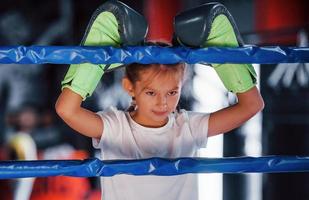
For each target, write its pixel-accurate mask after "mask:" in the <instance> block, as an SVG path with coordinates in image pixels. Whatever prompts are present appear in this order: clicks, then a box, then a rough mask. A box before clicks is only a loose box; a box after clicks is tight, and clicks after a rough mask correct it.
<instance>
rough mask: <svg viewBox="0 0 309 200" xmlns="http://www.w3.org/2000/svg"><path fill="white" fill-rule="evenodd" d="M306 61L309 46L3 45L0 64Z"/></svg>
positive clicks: (307, 59)
mask: <svg viewBox="0 0 309 200" xmlns="http://www.w3.org/2000/svg"><path fill="white" fill-rule="evenodd" d="M134 62H136V63H143V64H150V63H162V64H172V63H179V62H186V63H189V64H194V63H257V64H258V63H259V64H276V63H307V62H309V48H308V47H280V46H274V47H257V46H244V47H239V48H219V47H210V48H204V49H190V48H186V47H174V48H171V47H158V46H137V47H123V48H121V49H120V48H113V47H107V46H105V47H89V46H88V47H85V46H84V47H82V46H28V47H26V46H0V64H13V63H16V64H45V63H53V64H77V63H94V64H112V63H123V64H129V63H134Z"/></svg>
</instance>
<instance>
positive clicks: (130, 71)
mask: <svg viewBox="0 0 309 200" xmlns="http://www.w3.org/2000/svg"><path fill="white" fill-rule="evenodd" d="M146 70H147V71H148V70H152V73H151V76H150V77H152V78H154V77H156V76H158V75H162V74H164V75H167V76H173V77H175V76H176V77H180V78H181V80H182V81H183V80H184V77H185V72H186V66H185V64H184V63H177V64H140V63H132V64H130V65H127V66H126V68H125V76H126V77H127V78H128V79H129V80H130V81H131V83H132V84H134V83H136V81H139V80H141V75H142V73H143V72H145V71H146ZM152 78H150V79H149V81H150V82H151V80H152Z"/></svg>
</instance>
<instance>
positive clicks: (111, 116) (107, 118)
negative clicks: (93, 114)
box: [92, 107, 121, 149]
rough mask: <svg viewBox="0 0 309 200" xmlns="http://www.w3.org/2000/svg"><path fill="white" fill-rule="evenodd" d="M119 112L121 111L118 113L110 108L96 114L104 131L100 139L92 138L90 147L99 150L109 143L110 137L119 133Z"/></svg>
mask: <svg viewBox="0 0 309 200" xmlns="http://www.w3.org/2000/svg"><path fill="white" fill-rule="evenodd" d="M119 112H121V111H118V110H117V109H116V108H114V107H110V108H108V110H106V111H100V112H97V115H99V116H100V117H101V119H102V121H103V124H104V130H103V133H102V134H101V135H102V136H101V138H100V139H96V138H92V145H93V147H94V148H97V149H100V148H101V147H102V145H104V143H108V142H109V140H110V138H111V137H112V136H113V137H115V136H116V135H115V134H117V133H121V131H120V128H121V127H120V124H121V122H120V121H121V120H120V119H119ZM117 124H118V125H117ZM111 134H114V135H111Z"/></svg>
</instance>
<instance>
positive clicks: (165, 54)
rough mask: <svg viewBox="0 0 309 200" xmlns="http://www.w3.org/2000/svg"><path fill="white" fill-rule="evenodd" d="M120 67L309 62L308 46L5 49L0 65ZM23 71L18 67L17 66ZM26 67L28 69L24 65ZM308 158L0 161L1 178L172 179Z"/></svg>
mask: <svg viewBox="0 0 309 200" xmlns="http://www.w3.org/2000/svg"><path fill="white" fill-rule="evenodd" d="M85 62H89V63H94V64H112V63H124V64H129V63H133V62H137V63H144V64H149V63H162V64H172V63H178V62H186V63H189V64H194V63H256V64H274V63H309V48H307V47H279V46H274V47H257V46H244V47H239V48H217V47H211V48H205V49H190V48H185V47H176V48H171V47H158V46H140V47H124V48H121V49H120V48H113V47H81V46H30V47H25V46H3V47H0V64H13V63H15V64H46V63H53V64H77V63H85ZM21 67H22V66H21ZM25 67H26V66H25ZM308 171H309V156H308V157H301V156H264V157H235V158H174V159H165V158H148V159H141V160H99V159H86V160H39V161H0V179H13V178H25V177H47V176H59V175H62V176H74V177H101V176H104V177H108V176H114V175H117V174H131V175H136V176H139V175H158V176H172V175H179V174H186V173H285V172H308Z"/></svg>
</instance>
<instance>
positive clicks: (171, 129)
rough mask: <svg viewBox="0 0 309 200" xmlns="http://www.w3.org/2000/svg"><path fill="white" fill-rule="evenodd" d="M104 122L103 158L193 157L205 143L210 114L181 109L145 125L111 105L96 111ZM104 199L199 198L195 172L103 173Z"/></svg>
mask: <svg viewBox="0 0 309 200" xmlns="http://www.w3.org/2000/svg"><path fill="white" fill-rule="evenodd" d="M98 114H99V115H100V117H101V118H102V120H103V123H104V131H103V135H102V137H101V139H100V140H97V139H93V146H94V147H95V148H98V149H101V154H102V159H103V160H113V159H142V158H151V157H163V158H177V157H195V156H196V153H197V150H198V149H199V148H202V147H205V146H206V143H207V132H208V119H209V114H205V113H197V112H189V111H185V110H181V111H180V112H179V113H175V114H174V113H173V114H170V115H169V120H168V123H167V124H166V125H164V126H163V127H160V128H148V127H144V126H141V125H140V124H138V123H136V122H135V121H134V120H133V119H132V118H131V117H130V115H129V113H127V112H124V111H120V110H117V109H116V108H114V107H111V108H110V109H108V110H107V111H104V112H98ZM101 187H102V199H104V200H145V199H147V200H152V199H154V200H158V199H160V200H165V199H166V200H188V199H190V200H194V199H198V189H197V175H196V174H184V175H178V176H150V175H147V176H133V175H125V174H122V175H116V176H113V177H102V178H101Z"/></svg>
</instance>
